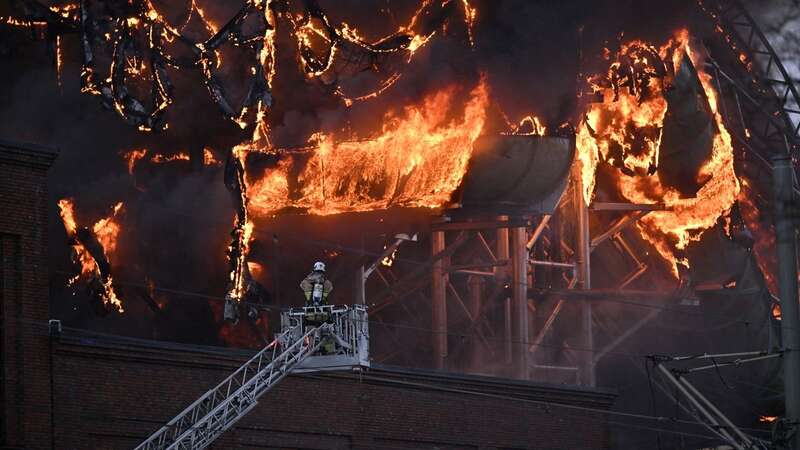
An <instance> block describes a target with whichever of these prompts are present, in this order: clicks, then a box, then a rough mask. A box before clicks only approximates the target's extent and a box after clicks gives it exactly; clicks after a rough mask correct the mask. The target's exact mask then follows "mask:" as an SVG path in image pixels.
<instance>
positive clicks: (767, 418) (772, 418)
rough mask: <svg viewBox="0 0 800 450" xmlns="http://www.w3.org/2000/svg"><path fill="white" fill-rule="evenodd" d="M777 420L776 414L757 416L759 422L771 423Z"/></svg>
mask: <svg viewBox="0 0 800 450" xmlns="http://www.w3.org/2000/svg"><path fill="white" fill-rule="evenodd" d="M776 420H778V416H761V417H759V418H758V421H759V422H763V423H772V422H775V421H776Z"/></svg>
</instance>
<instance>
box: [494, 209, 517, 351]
mask: <svg viewBox="0 0 800 450" xmlns="http://www.w3.org/2000/svg"><path fill="white" fill-rule="evenodd" d="M497 220H498V221H499V222H501V221H508V216H499V217H498V218H497ZM509 256H510V252H509V247H508V228H498V229H497V242H496V243H495V258H496V259H497V260H498V261H503V260H505V261H508V260H509ZM494 280H495V283H497V288H498V289H504V287H505V285H506V284H507V283H508V268H507V266H506V267H500V266H496V267H495V268H494ZM501 299H502V301H503V303H504V306H505V308H504V310H505V314H504V316H505V320H504V322H505V323H504V324H503V325H504V327H503V330H504V336H505V348H504V352H503V353H504V355H503V356H504V357H505V358H504V359H505V362H506V363H507V364H511V362H512V361H513V350H514V349H513V345H512V344H511V341H513V339H514V334H513V332H512V325H511V322H512V320H513V319H512V317H513V315H514V314H513V308H512V307H511V299H509V298H508V297H506V296H505V295H503V296H502V297H501Z"/></svg>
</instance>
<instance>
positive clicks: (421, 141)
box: [248, 80, 489, 215]
mask: <svg viewBox="0 0 800 450" xmlns="http://www.w3.org/2000/svg"><path fill="white" fill-rule="evenodd" d="M455 94H456V89H455V87H450V88H447V89H444V90H442V91H440V92H437V93H435V94H433V95H430V96H428V97H427V98H425V99H424V100H423V101H422V104H421V105H420V106H407V107H405V108H404V109H403V111H402V114H396V113H389V114H387V115H386V116H385V119H384V125H383V130H382V133H381V134H380V135H379V136H377V137H375V138H374V139H371V140H367V141H345V142H336V140H335V138H334V136H332V135H322V134H317V135H315V136H314V137H313V138H312V142H313V143H314V144H315V145H314V147H313V148H312V149H311V155H310V157H309V159H308V162H307V163H306V164H305V166H303V167H302V168H300V173H299V175H298V176H297V181H298V183H299V185H300V187H299V188H298V191H297V192H296V193H295V192H290V183H289V180H290V173H291V172H293V171H294V170H295V169H296V168H295V167H294V166H293V164H294V163H293V162H292V160H290V159H288V158H284V159H282V160H281V161H280V163H279V165H278V166H277V167H276V168H275V169H274V170H271V171H269V172H267V173H266V174H265V175H264V176H263V177H261V178H259V179H256V180H248V182H249V186H248V196H249V199H250V206H251V208H252V211H253V213H254V214H257V215H269V214H273V213H275V212H276V211H278V210H280V209H283V208H287V207H295V208H303V209H306V210H307V211H308V212H309V213H311V214H319V215H328V214H337V213H342V212H351V211H369V210H377V209H385V208H388V207H390V206H394V205H399V206H408V207H428V208H437V207H441V206H442V205H443V204H444V203H446V202H447V201H448V200H449V199H450V196H451V194H452V193H453V191H454V190H455V189H456V188H457V187H458V185H459V184H460V183H461V180H462V178H463V176H464V173H465V172H466V169H467V163H468V161H469V158H470V155H471V153H472V144H473V142H474V141H475V140H476V139H477V138H478V136H479V135H480V133H481V130H482V129H483V124H484V121H485V118H486V106H487V103H488V95H489V91H488V87H487V83H486V81H485V80H481V82H480V83H479V84H478V86H477V87H475V88H474V89H473V90H472V91H471V93H470V99H469V100H468V101H467V102H466V105H465V106H464V110H463V116H462V117H461V118H460V119H456V120H450V121H448V115H449V114H450V112H451V110H452V109H453V106H454V99H453V98H454V96H455Z"/></svg>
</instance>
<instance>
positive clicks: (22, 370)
mask: <svg viewBox="0 0 800 450" xmlns="http://www.w3.org/2000/svg"><path fill="white" fill-rule="evenodd" d="M55 156H56V155H55V153H54V152H53V151H51V150H48V149H44V148H40V147H36V146H22V145H18V144H14V143H9V142H3V141H0V262H1V263H2V265H1V266H0V362H1V363H2V370H1V371H0V448H3V447H5V448H17V447H19V448H31V449H33V448H50V447H51V441H50V428H51V427H50V425H51V424H50V381H49V373H50V366H49V356H50V352H49V349H48V346H49V342H48V339H47V336H46V333H45V331H46V324H47V320H48V316H49V313H48V303H47V302H48V297H47V292H48V289H47V261H46V257H47V240H46V234H47V227H46V213H47V206H46V205H47V189H46V180H47V179H46V175H47V169H48V168H49V167H50V165H51V164H52V162H53V160H54V159H55Z"/></svg>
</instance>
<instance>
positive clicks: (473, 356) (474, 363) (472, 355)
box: [467, 275, 486, 370]
mask: <svg viewBox="0 0 800 450" xmlns="http://www.w3.org/2000/svg"><path fill="white" fill-rule="evenodd" d="M485 284H486V281H485V280H484V279H483V277H482V276H480V275H470V276H469V277H467V286H468V287H469V302H468V303H467V308H468V310H469V314H470V315H471V316H472V317H473V318H474V319H476V321H480V320H481V317H480V316H481V310H482V309H483V293H484V285H485ZM479 326H480V323H479V322H477V323H475V324H474V325H473V329H474V330H476V333H475V334H477V330H479ZM470 339H471V340H472V342H470V351H469V365H470V369H472V370H476V369H478V368H479V367H481V364H482V362H483V361H482V358H481V357H482V355H483V354H484V352H483V349H481V347H480V346H479V345H478V341H477V339H475V338H474V337H473V338H470Z"/></svg>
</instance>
